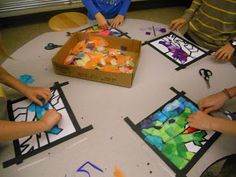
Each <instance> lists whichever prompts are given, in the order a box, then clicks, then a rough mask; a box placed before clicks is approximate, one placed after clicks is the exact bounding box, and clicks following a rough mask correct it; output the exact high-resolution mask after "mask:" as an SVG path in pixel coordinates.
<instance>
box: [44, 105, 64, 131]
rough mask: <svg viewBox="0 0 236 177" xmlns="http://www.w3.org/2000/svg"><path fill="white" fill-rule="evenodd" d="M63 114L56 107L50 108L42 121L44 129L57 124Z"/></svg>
mask: <svg viewBox="0 0 236 177" xmlns="http://www.w3.org/2000/svg"><path fill="white" fill-rule="evenodd" d="M61 118H62V117H61V114H60V113H58V112H57V111H56V110H55V109H49V110H48V111H47V112H46V113H45V114H44V115H43V117H42V119H41V120H40V122H41V123H42V126H43V129H44V131H46V130H49V129H51V128H52V127H53V126H55V125H57V124H58V123H59V122H60V120H61Z"/></svg>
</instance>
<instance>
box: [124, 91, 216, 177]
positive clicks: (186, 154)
mask: <svg viewBox="0 0 236 177" xmlns="http://www.w3.org/2000/svg"><path fill="white" fill-rule="evenodd" d="M196 111H198V108H197V106H196V105H195V104H194V102H192V101H191V100H190V99H188V98H187V97H186V96H184V94H183V93H182V92H178V94H177V95H176V96H175V97H173V98H172V99H170V100H169V101H168V102H167V103H166V104H164V105H163V106H161V107H160V108H159V109H157V110H156V111H154V112H153V113H152V114H150V115H149V116H147V117H146V118H145V119H143V120H142V121H140V122H139V123H137V124H136V125H135V124H134V123H133V122H132V121H131V120H130V119H129V118H125V121H126V122H127V123H128V124H129V125H130V126H131V128H132V129H133V130H134V131H135V132H136V133H137V134H138V135H139V136H140V137H141V138H142V139H143V140H144V141H145V142H146V143H147V145H149V147H151V148H152V150H153V151H154V152H156V154H158V155H159V156H160V157H161V158H162V159H163V160H164V161H165V162H166V164H167V165H169V166H170V167H171V168H172V169H173V171H174V172H176V174H178V175H179V176H181V175H182V176H185V175H186V173H187V172H188V171H189V170H190V169H191V167H192V166H193V165H194V164H195V163H196V161H197V160H198V159H199V158H200V157H201V156H202V155H203V154H204V153H205V151H206V150H207V149H208V148H209V147H210V145H211V144H212V143H213V142H214V141H215V140H216V138H217V137H218V136H219V133H217V132H213V131H204V130H198V129H195V128H192V127H189V125H188V122H187V119H188V116H189V115H191V114H192V113H194V112H196Z"/></svg>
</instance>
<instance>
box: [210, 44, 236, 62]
mask: <svg viewBox="0 0 236 177" xmlns="http://www.w3.org/2000/svg"><path fill="white" fill-rule="evenodd" d="M234 51H235V48H234V47H233V46H232V45H231V44H230V43H227V44H225V45H224V46H223V47H221V48H220V49H218V50H217V51H216V52H215V54H214V55H213V56H214V58H215V59H216V60H218V61H229V60H230V58H231V57H232V55H233V53H234Z"/></svg>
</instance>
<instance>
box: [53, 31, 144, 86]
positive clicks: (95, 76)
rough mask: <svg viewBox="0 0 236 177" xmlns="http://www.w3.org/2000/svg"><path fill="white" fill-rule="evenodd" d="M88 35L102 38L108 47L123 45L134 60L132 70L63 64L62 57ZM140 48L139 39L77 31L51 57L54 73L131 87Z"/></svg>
mask: <svg viewBox="0 0 236 177" xmlns="http://www.w3.org/2000/svg"><path fill="white" fill-rule="evenodd" d="M90 35H92V36H100V37H102V38H104V39H105V40H106V41H107V42H108V43H109V46H108V47H111V48H116V49H120V48H121V47H123V48H124V47H125V48H126V54H127V55H129V56H131V57H132V58H133V60H134V64H135V65H134V70H133V72H132V73H131V74H126V73H111V72H103V71H99V70H92V69H84V68H81V67H79V66H76V65H64V64H63V62H64V59H65V58H66V57H67V56H68V55H69V54H70V51H71V49H72V48H73V47H74V46H75V45H76V44H77V43H78V42H79V41H81V40H84V39H85V38H88V36H90ZM140 50H141V41H138V40H134V39H127V38H121V37H114V36H104V35H96V34H89V33H83V32H78V33H75V34H74V35H72V36H71V37H70V39H69V40H68V41H67V42H66V43H65V45H64V46H63V47H62V48H61V49H60V50H59V51H58V52H57V53H56V55H55V56H54V57H53V58H52V63H53V68H54V71H55V73H56V74H60V75H65V76H71V77H77V78H80V79H86V80H92V81H97V82H103V83H107V84H112V85H118V86H123V87H131V86H132V83H133V79H134V76H135V72H136V69H137V67H138V63H139V55H140Z"/></svg>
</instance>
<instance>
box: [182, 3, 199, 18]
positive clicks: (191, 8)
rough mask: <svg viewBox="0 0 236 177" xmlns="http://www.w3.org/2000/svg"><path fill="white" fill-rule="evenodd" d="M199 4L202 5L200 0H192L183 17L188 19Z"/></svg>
mask: <svg viewBox="0 0 236 177" xmlns="http://www.w3.org/2000/svg"><path fill="white" fill-rule="evenodd" d="M201 5H202V0H193V1H192V4H191V6H190V7H189V8H188V9H187V10H186V11H185V13H184V15H183V18H185V19H186V20H187V21H189V20H190V19H191V18H192V17H193V15H194V14H195V12H197V11H198V9H199V8H200V7H201Z"/></svg>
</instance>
